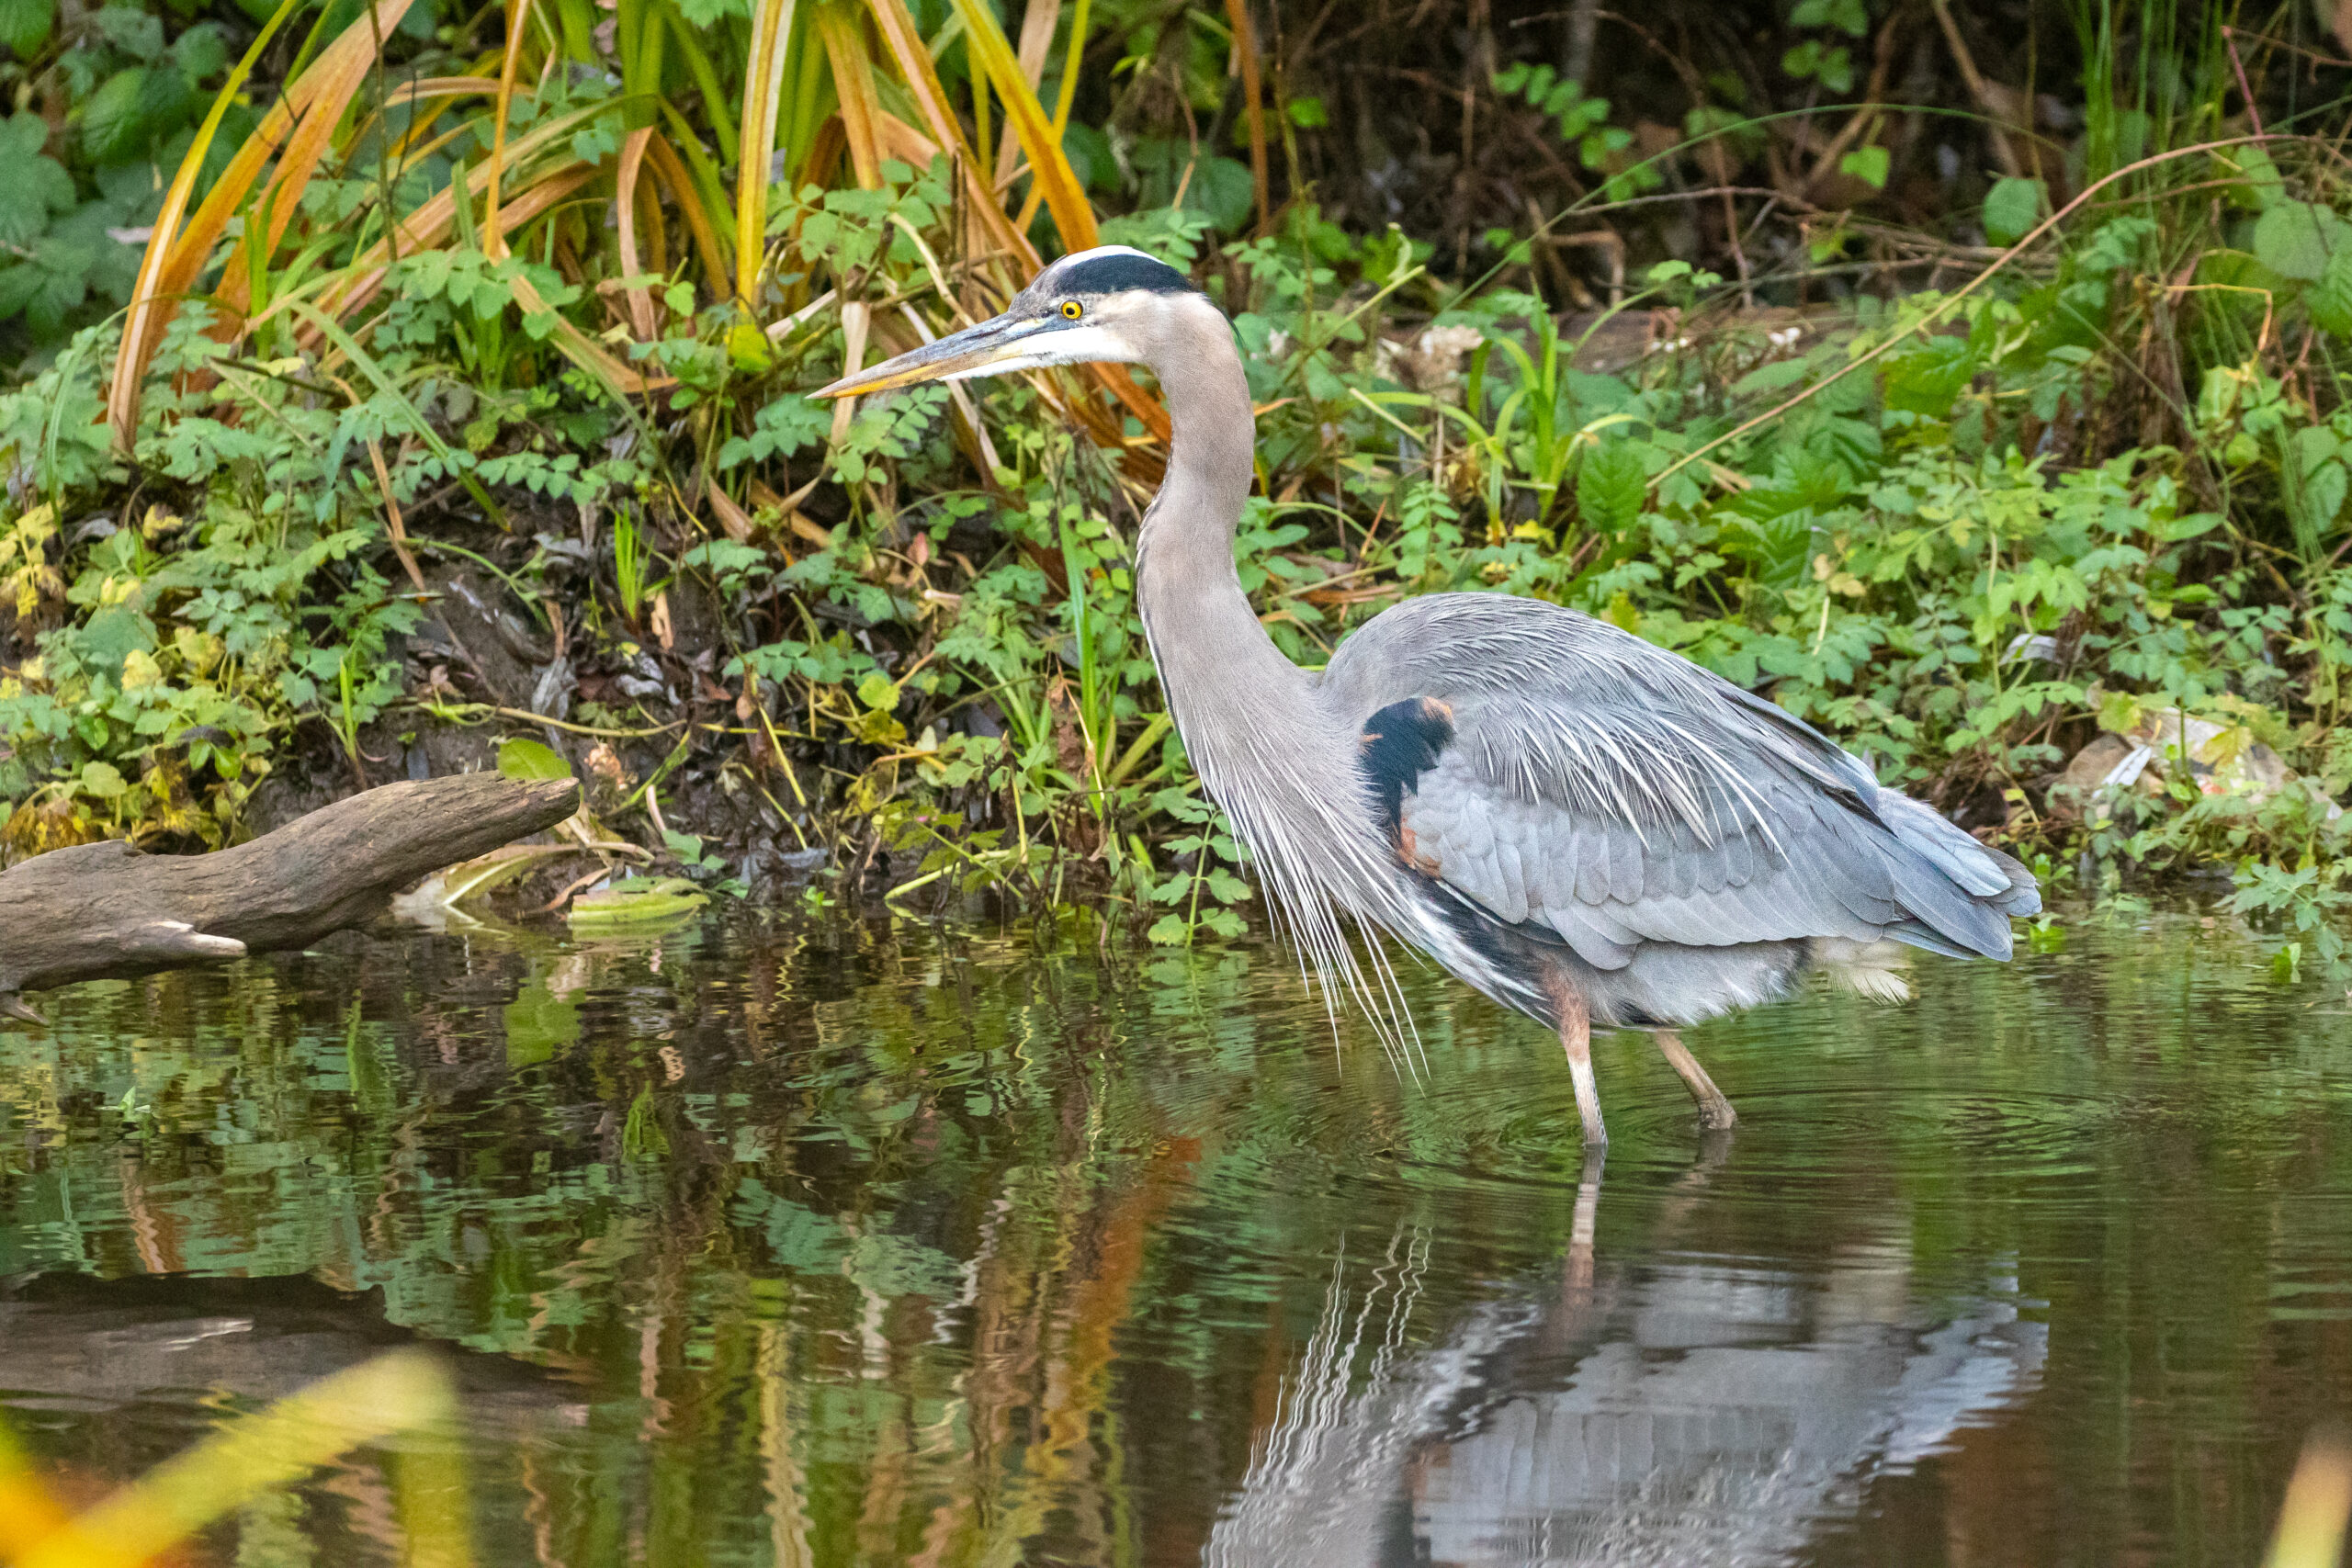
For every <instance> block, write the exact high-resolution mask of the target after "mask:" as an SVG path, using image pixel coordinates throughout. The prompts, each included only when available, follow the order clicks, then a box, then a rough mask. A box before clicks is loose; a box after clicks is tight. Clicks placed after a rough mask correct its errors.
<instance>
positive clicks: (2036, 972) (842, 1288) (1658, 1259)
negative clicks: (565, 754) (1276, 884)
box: [0, 916, 2352, 1568]
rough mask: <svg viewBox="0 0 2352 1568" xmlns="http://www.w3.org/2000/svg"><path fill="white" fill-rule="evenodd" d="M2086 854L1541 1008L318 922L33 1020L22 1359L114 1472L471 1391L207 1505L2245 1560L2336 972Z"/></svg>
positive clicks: (1271, 1542) (2293, 1363) (2304, 1370)
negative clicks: (1618, 1026) (1925, 921)
mask: <svg viewBox="0 0 2352 1568" xmlns="http://www.w3.org/2000/svg"><path fill="white" fill-rule="evenodd" d="M2263 956H2264V954H2263V950H2262V947H2261V945H2260V944H2259V943H2258V942H2256V941H2254V940H2253V939H2250V938H2248V937H2246V936H2245V935H2244V934H2243V933H2237V932H2233V931H2231V930H2230V929H2229V927H2228V926H2227V925H2226V924H2222V925H2218V926H2217V925H2209V924H2206V923H2203V922H2200V921H2199V920H2198V919H2194V918H2192V917H2186V916H2155V917H2150V918H2148V919H2144V920H2141V921H2137V922H2132V923H2122V924H2102V923H2100V922H2098V921H2097V920H2091V919H2086V920H2085V921H2084V922H2083V923H2081V924H2080V925H2079V926H2078V927H2076V928H2075V929H2074V930H2073V931H2071V934H2070V940H2069V941H2068V942H2067V945H2066V946H2065V947H2064V949H2063V950H2061V951H2058V952H2055V953H2040V954H2020V957H2019V960H2018V962H2017V963H2016V964H2013V965H2011V966H2009V967H2007V968H2005V969H2004V968H1996V967H1994V966H1991V965H1984V964H1979V965H1973V966H1962V965H1957V964H1943V963H1939V962H1938V961H1935V960H1926V961H1923V962H1922V963H1921V964H1920V965H1919V966H1918V969H1917V976H1916V977H1917V983H1918V987H1919V990H1920V997H1919V999H1918V1001H1917V1003H1916V1004H1915V1005H1913V1006H1911V1007H1908V1008H1905V1009H1900V1010H1887V1009H1881V1008H1875V1007H1872V1006H1871V1005H1869V1004H1866V1003H1861V1002H1859V1001H1856V1000H1853V999H1850V998H1839V997H1833V996H1830V995H1827V994H1818V995H1811V996H1808V997H1806V998H1803V999H1800V1000H1798V1001H1795V1002H1792V1003H1791V1004H1789V1005H1786V1006H1783V1007H1780V1008H1777V1009H1774V1010H1769V1011H1766V1012H1762V1013H1758V1014H1753V1015H1750V1016H1747V1017H1746V1018H1742V1019H1738V1020H1735V1021H1729V1022H1726V1023H1724V1024H1720V1025H1716V1026H1712V1027H1710V1028H1707V1029H1704V1030H1700V1031H1695V1032H1693V1033H1692V1035H1691V1044H1692V1046H1693V1048H1694V1049H1695V1050H1696V1051H1697V1052H1698V1053H1699V1054H1700V1055H1701V1057H1702V1060H1704V1061H1706V1062H1707V1063H1708V1065H1709V1066H1710V1067H1711V1069H1712V1070H1713V1073H1714V1076H1715V1077H1716V1078H1717V1079H1718V1080H1719V1081H1720V1082H1721V1083H1722V1084H1723V1085H1724V1089H1725V1090H1726V1091H1727V1092H1728V1093H1729V1094H1730V1095H1731V1096H1732V1098H1733V1100H1735V1101H1736V1103H1737V1105H1738V1106H1739V1108H1740V1111H1741V1112H1742V1115H1743V1117H1744V1118H1745V1120H1744V1122H1743V1124H1742V1125H1741V1127H1740V1128H1739V1129H1738V1130H1737V1131H1736V1133H1735V1134H1731V1135H1729V1136H1727V1137H1712V1138H1702V1136H1701V1135H1700V1134H1698V1132H1697V1130H1696V1129H1695V1127H1694V1126H1693V1124H1692V1121H1691V1112H1690V1108H1689V1103H1688V1101H1687V1100H1686V1099H1685V1097H1684V1096H1683V1094H1682V1091H1681V1089H1680V1086H1679V1083H1678V1082H1677V1081H1676V1080H1675V1078H1674V1077H1673V1076H1672V1075H1671V1073H1669V1072H1668V1069H1667V1067H1666V1066H1665V1065H1664V1063H1663V1062H1662V1061H1660V1060H1659V1059H1658V1058H1657V1055H1656V1053H1655V1051H1654V1050H1653V1049H1652V1048H1651V1047H1650V1045H1649V1044H1648V1043H1647V1041H1646V1040H1645V1038H1644V1037H1641V1036H1636V1035H1623V1036H1614V1037H1610V1038H1607V1039H1604V1040H1603V1041H1601V1042H1600V1043H1598V1044H1597V1046H1596V1052H1595V1056H1596V1062H1597V1066H1598V1068H1599V1072H1600V1080H1601V1088H1602V1094H1603V1097H1604V1100H1605V1103H1606V1104H1607V1106H1608V1109H1609V1115H1610V1124H1611V1129H1612V1131H1613V1133H1614V1134H1615V1137H1616V1142H1615V1145H1613V1146H1612V1148H1611V1152H1610V1154H1609V1156H1608V1159H1607V1160H1606V1162H1605V1164H1589V1163H1588V1162H1587V1161H1586V1160H1585V1159H1584V1157H1583V1155H1582V1152H1581V1151H1580V1150H1579V1149H1578V1148H1577V1145H1576V1142H1575V1132H1576V1125H1577V1123H1576V1116H1575V1111H1574V1108H1573V1102H1572V1100H1571V1099H1570V1095H1569V1091H1568V1085H1567V1079H1566V1073H1565V1071H1564V1070H1563V1069H1562V1067H1561V1064H1560V1061H1559V1057H1558V1048H1557V1045H1556V1043H1554V1042H1551V1041H1548V1040H1547V1039H1546V1038H1545V1037H1544V1034H1543V1033H1542V1032H1541V1031H1540V1030H1538V1029H1536V1028H1535V1027H1534V1026H1532V1025H1529V1024H1526V1023H1524V1022H1522V1021H1515V1020H1512V1019H1510V1018H1507V1017H1505V1016H1503V1015H1501V1014H1500V1013H1498V1012H1497V1011H1496V1010H1494V1009H1492V1008H1491V1007H1489V1006H1487V1004H1486V1003H1484V1002H1482V1001H1479V1000H1477V999H1476V998H1472V997H1469V996H1467V995H1465V994H1464V993H1463V992H1462V991H1461V990H1460V989H1459V987H1454V986H1453V984H1452V983H1451V982H1449V981H1446V980H1445V979H1443V978H1442V976H1434V975H1431V974H1429V973H1426V972H1420V971H1415V970H1409V969H1408V971H1407V973H1406V975H1405V977H1404V984H1405V986H1406V987H1407V990H1408V996H1409V998H1410V1001H1411V1004H1412V1007H1413V1010H1414V1015H1415V1017H1416V1019H1417V1021H1418V1023H1419V1030H1420V1033H1421V1038H1422V1044H1423V1046H1424V1047H1425V1049H1426V1056H1427V1062H1426V1066H1425V1067H1423V1068H1421V1069H1420V1071H1419V1074H1418V1076H1416V1075H1415V1074H1413V1073H1400V1072H1398V1071H1397V1069H1396V1068H1395V1067H1394V1066H1392V1065H1391V1064H1390V1063H1388V1062H1387V1061H1385V1059H1384V1058H1383V1057H1382V1056H1381V1055H1380V1054H1379V1053H1378V1051H1377V1050H1376V1049H1374V1048H1373V1047H1372V1046H1370V1045H1369V1044H1363V1043H1349V1044H1347V1045H1345V1046H1344V1047H1343V1048H1335V1045H1334V1042H1333V1037H1332V1032H1331V1027H1330V1024H1329V1021H1328V1019H1327V1018H1326V1016H1325V1014H1324V1011H1323V1009H1322V1007H1321V1005H1320V1004H1319V1002H1317V1000H1316V999H1315V998H1313V997H1311V996H1309V995H1307V994H1306V992H1304V991H1303V990H1302V988H1301V987H1300V983H1299V981H1298V978H1297V975H1296V970H1295V965H1294V964H1291V963H1290V962H1288V961H1287V960H1286V959H1284V958H1283V956H1282V955H1281V954H1280V953H1276V952H1274V951H1272V950H1271V949H1259V948H1247V947H1244V948H1230V949H1224V950H1217V951H1205V950H1204V951H1203V952H1201V953H1196V954H1191V955H1178V956H1164V957H1156V958H1145V959H1136V958H1134V957H1132V956H1128V957H1114V958H1111V959H1105V958H1104V957H1103V956H1102V955H1100V954H1099V953H1096V952H1095V951H1094V950H1093V946H1092V944H1091V942H1090V943H1085V944H1081V945H1080V946H1077V947H1075V948H1062V947H1057V945H1056V944H1055V943H1053V942H1039V941H1037V940H1035V938H1033V937H1032V936H1031V935H1030V934H1029V933H1026V932H1023V933H1021V934H1019V935H1017V936H1008V937H999V936H996V935H992V934H989V935H981V934H973V933H969V932H963V931H952V930H941V929H937V928H933V927H927V926H922V925H917V924H912V923H895V922H894V923H881V924H857V923H841V924H836V925H829V926H802V925H797V924H793V923H789V922H786V921H781V920H776V921H763V920H761V919H755V918H750V917H739V918H735V919H713V920H711V921H710V922H708V923H707V924H706V925H704V926H702V927H699V928H695V929H691V930H689V931H684V932H682V933H676V934H672V935H670V936H667V937H664V938H662V939H660V940H658V941H638V942H616V943H610V944H591V945H576V944H564V943H559V942H553V941H549V940H546V939H543V938H534V937H529V936H518V935H515V934H514V933H498V932H490V931H482V932H478V933H475V934H472V935H440V936H430V935H415V936H406V937H395V936H389V935H386V936H376V937H369V938H364V939H363V938H347V939H338V940H337V941H336V942H333V943H330V944H329V946H328V948H327V949H326V950H325V951H322V952H320V953H311V954H306V955H300V956H294V957H288V958H283V959H277V960H271V961H255V962H251V963H247V964H241V965H238V966H236V967H234V968H232V969H228V970H224V971H220V972H216V973H207V974H186V975H174V976H157V977H154V978H153V979H149V980H145V981H140V982H133V983H114V984H101V985H90V986H85V987H78V988H75V989H74V990H71V991H68V992H63V993H58V994H55V995H53V996H51V998H47V1002H46V1005H47V1006H48V1008H49V1010H50V1011H51V1020H52V1023H53V1024H54V1027H53V1028H52V1029H51V1030H50V1031H49V1032H45V1033H40V1032H30V1031H27V1030H24V1029H20V1028H17V1027H15V1026H5V1027H6V1032H0V1411H4V1412H5V1416H6V1420H7V1422H8V1424H9V1426H10V1427H11V1428H12V1429H13V1430H14V1432H15V1433H16V1435H17V1438H19V1439H20V1440H21V1441H22V1442H23V1443H24V1445H25V1446H26V1447H27V1448H28V1450H29V1451H30V1452H31V1454H32V1455H33V1456H34V1459H35V1461H36V1462H37V1464H38V1465H39V1467H40V1470H41V1472H42V1473H43V1474H44V1476H45V1477H46V1478H47V1479H48V1480H49V1481H50V1482H51V1484H52V1485H53V1486H54V1487H55V1488H56V1489H57V1490H58V1491H59V1492H60V1493H61V1494H62V1495H66V1496H69V1497H73V1498H87V1497H91V1496H95V1495H97V1494H98V1493H100V1492H101V1491H103V1490H104V1489H105V1488H106V1487H107V1486H108V1485H110V1484H112V1483H115V1482H117V1481H119V1480H120V1479H123V1478H125V1477H128V1476H130V1475H134V1474H136V1473H138V1472H141V1470H143V1469H145V1468H147V1467H149V1466H151V1465H153V1464H154V1463H155V1462H156V1461H160V1460H162V1459H164V1458H166V1457H168V1456H169V1455H170V1454H172V1453H173V1452H175V1451H176V1450H179V1449H181V1448H183V1447H185V1446H186V1445H187V1443H189V1442H191V1441H192V1440H194V1439H195V1438H197V1437H198V1436H199V1435H200V1434H201V1433H203V1432H204V1431H206V1430H208V1429H209V1428H211V1427H214V1426H216V1425H217V1424H218V1423H220V1421H222V1420H223V1419H226V1418H227V1417H228V1416H231V1415H232V1414H233V1413H236V1412H240V1411H244V1410H250V1409H254V1408H257V1407H259V1406H260V1405H262V1404H266V1402H268V1401H269V1400H271V1399H274V1398H277V1397H278V1396H280V1395H282V1394H284V1393H288V1392H289V1391H290V1390H292V1389H294V1388H297V1387H300V1385H301V1384H302V1383H304V1382H307V1381H309V1380H311V1379H312V1378H314V1377H317V1376H319V1375H322V1374H323V1373H326V1372H329V1371H334V1370H336V1369H338V1368H341V1367H345V1366H349V1365H353V1364H355V1363H356V1362H358V1361H361V1360H364V1359H367V1358H368V1357H370V1356H372V1355H375V1354H377V1353H378V1352H379V1351H381V1350H382V1349H384V1348H389V1347H392V1346H398V1345H408V1344H417V1343H424V1344H428V1345H432V1346H435V1347H439V1348H442V1349H443V1351H444V1352H445V1354H446V1355H447V1358H448V1359H449V1360H450V1362H451V1364H452V1366H453V1368H454V1371H455V1375H456V1376H457V1377H458V1381H459V1383H460V1386H461V1388H462V1389H463V1391H464V1398H463V1414H462V1419H461V1422H460V1424H459V1427H458V1430H456V1431H455V1432H451V1433H441V1434H427V1435H424V1436H422V1437H416V1438H403V1439H399V1440H396V1441H395V1442H394V1443H392V1444H390V1445H387V1446H379V1447H378V1448H373V1449H368V1450H361V1451H358V1452H356V1453H355V1454H352V1455H350V1456H348V1457H346V1458H345V1460H343V1461H339V1462H338V1463H337V1464H336V1465H335V1466H334V1467H332V1468H331V1469H329V1470H328V1471H326V1472H322V1473H320V1474H319V1475H318V1476H317V1477H315V1478H314V1479H313V1480H312V1481H311V1483H307V1484H305V1485H304V1486H302V1487H301V1488H300V1489H299V1490H298V1491H296V1492H294V1493H292V1494H289V1495H283V1496H279V1497H273V1498H270V1499H266V1500H265V1501H263V1502H261V1503H257V1504H254V1505H252V1506H248V1507H246V1508H245V1509H244V1510H243V1512H242V1513H241V1514H240V1515H239V1516H238V1517H235V1518H233V1519H232V1520H230V1521H228V1522H226V1523H224V1524H223V1525H222V1526H220V1528H218V1529H215V1530H213V1531H211V1532H210V1533H209V1535H208V1536H207V1537H206V1538H205V1539H204V1540H202V1541H200V1542H198V1544H197V1545H196V1547H195V1548H193V1549H192V1551H190V1553H189V1554H188V1555H187V1558H186V1559H185V1561H187V1562H198V1563H210V1562H219V1563H222V1564H228V1563H232V1562H233V1563H236V1564H239V1565H241V1568H277V1565H280V1564H283V1565H287V1568H295V1565H307V1564H313V1563H316V1564H330V1563H331V1564H336V1565H342V1564H376V1563H382V1564H390V1563H395V1562H400V1561H401V1537H400V1527H399V1525H398V1522H397V1521H398V1518H399V1517H400V1510H399V1502H400V1498H399V1495H398V1486H399V1483H398V1482H397V1480H396V1477H397V1474H398V1467H397V1466H396V1465H395V1464H393V1463H392V1460H393V1459H394V1458H395V1457H396V1452H397V1450H401V1448H403V1447H404V1446H409V1445H415V1444H432V1443H436V1442H438V1443H447V1442H448V1441H457V1442H460V1443H462V1444H463V1445H464V1447H465V1450H466V1455H467V1460H468V1464H467V1473H468V1474H469V1477H470V1482H471V1487H472V1494H473V1495H472V1513H473V1521H474V1530H475V1533H476V1539H477V1549H478V1560H479V1561H481V1562H484V1563H489V1564H501V1565H503V1564H510V1563H511V1564H545V1565H550V1568H553V1565H558V1564H560V1565H562V1568H600V1565H604V1564H623V1563H650V1564H662V1565H668V1564H729V1565H731V1564H746V1565H752V1564H775V1565H779V1568H782V1565H786V1564H792V1565H799V1564H822V1565H825V1568H833V1565H837V1564H838V1565H850V1564H900V1563H905V1564H926V1565H943V1568H944V1565H949V1564H974V1565H978V1564H1011V1563H1034V1564H1073V1565H1084V1568H1094V1565H1097V1564H1180V1563H1181V1564H1193V1563H1208V1564H1216V1565H1220V1568H1255V1565H1259V1564H1264V1565H1268V1568H1275V1565H1281V1568H1292V1565H1296V1568H1320V1565H1327V1564H1328V1565H1331V1568H1341V1565H1374V1564H1382V1565H1385V1564H1419V1563H1433V1564H1461V1565H1464V1568H1470V1565H1476V1568H1519V1565H1534V1564H1555V1563H1558V1564H1565V1563H1584V1562H1594V1563H1600V1562H1621V1563H1651V1562H1656V1563H1697V1562H1704V1563H1712V1564H1723V1563H1782V1562H1787V1563H1820V1564H1845V1563H1863V1562H1885V1563H1895V1562H1900V1563H1905V1564H1912V1563H1942V1562H1950V1563H1962V1562H1965V1563H1970V1564H1986V1563H2018V1564H2036V1565H2047V1564H2065V1563H2106V1562H2122V1561H2130V1562H2136V1563H2148V1564H2159V1563H2205V1562H2252V1561H2255V1560H2256V1558H2258V1556H2259V1555H2260V1552H2261V1551H2262V1547H2263V1544H2264V1541H2265V1540H2266V1538H2267V1531H2268V1529H2269V1528H2270V1524H2271V1521H2272V1519H2273V1517H2275V1513H2276V1509H2277V1506H2278V1499H2279V1496H2280V1495H2281V1493H2282V1491H2283V1488H2284V1484H2285V1479H2286V1476H2287V1473H2288V1472H2289V1470H2290V1468H2291V1465H2292V1462H2293V1459H2294V1455H2295V1453H2296V1451H2297V1449H2298V1447H2299V1446H2300V1444H2301V1439H2302V1438H2303V1436H2304V1434H2305V1432H2306V1431H2307V1430H2308V1429H2309V1428H2310V1427H2311V1426H2312V1423H2313V1422H2314V1421H2315V1420H2318V1419H2321V1418H2323V1417H2325V1416H2332V1415H2340V1414H2342V1413H2343V1412H2346V1411H2347V1410H2352V1071H2347V1069H2348V1068H2352V1038H2347V1035H2348V1034H2352V1031H2347V1024H2346V1009H2345V1007H2344V1005H2343V1004H2342V1003H2340V1002H2339V1001H2337V1000H2335V998H2330V997H2328V996H2326V995H2324V993H2323V992H2322V990H2321V989H2320V988H2319V987H2316V986H2313V985H2303V986H2283V985H2279V984H2278V983H2275V982H2274V981H2273V980H2272V979H2271V978H2270V977H2269V976H2268V972H2267V967H2266V966H2265V965H2264V964H2263V963H2262V962H2261V961H2262V958H2263Z"/></svg>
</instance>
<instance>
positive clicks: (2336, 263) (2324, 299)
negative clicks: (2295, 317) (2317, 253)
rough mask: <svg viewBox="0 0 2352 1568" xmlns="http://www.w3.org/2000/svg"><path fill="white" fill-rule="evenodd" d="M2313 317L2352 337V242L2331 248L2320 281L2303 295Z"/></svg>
mask: <svg viewBox="0 0 2352 1568" xmlns="http://www.w3.org/2000/svg"><path fill="white" fill-rule="evenodd" d="M2303 303H2304V304H2305V305H2307V306H2309V307H2310V308H2311V312H2312V321H2317V322H2318V323H2319V324H2320V325H2321V327H2323V328H2324V329H2325V330H2326V331H2328V332H2330V333H2334V334H2335V335H2336V336H2337V337H2340V338H2352V245H2346V246H2344V247H2342V248H2340V249H2337V250H2334V251H2330V252H2329V253H2328V255H2327V265H2325V266H2324V267H2322V268H2321V269H2320V275H2319V281H2318V282H2317V283H2314V284H2312V287H2311V291H2310V292H2309V293H2308V294H2305V295H2304V296H2303Z"/></svg>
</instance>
